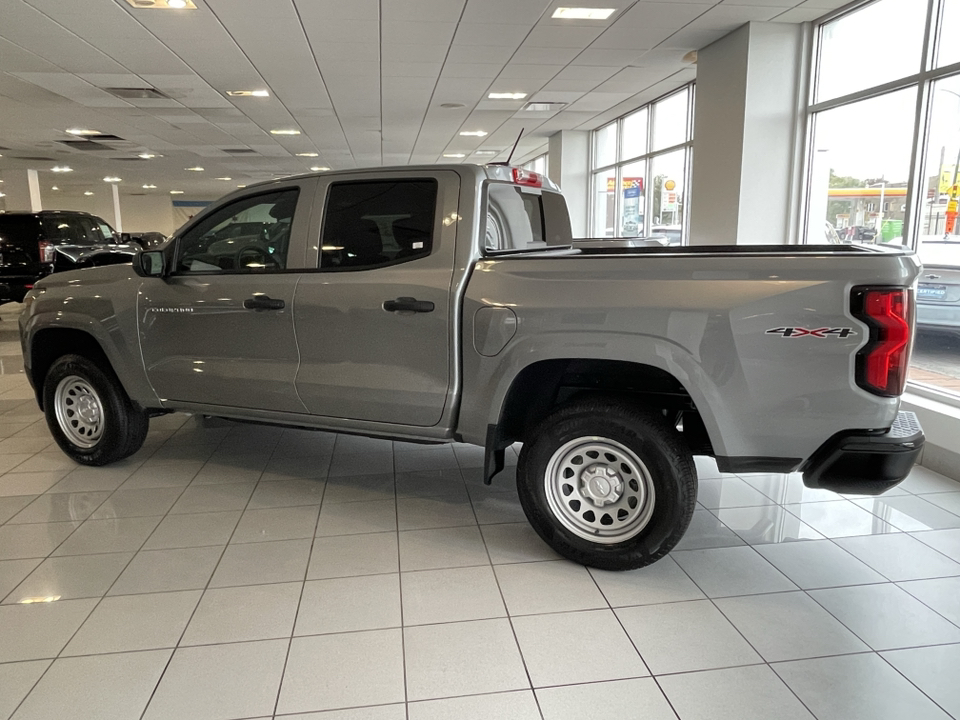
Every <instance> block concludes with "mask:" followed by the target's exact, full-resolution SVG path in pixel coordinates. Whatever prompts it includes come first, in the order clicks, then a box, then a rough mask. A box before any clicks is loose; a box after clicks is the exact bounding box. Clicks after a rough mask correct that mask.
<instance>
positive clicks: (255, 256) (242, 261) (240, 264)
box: [234, 245, 280, 270]
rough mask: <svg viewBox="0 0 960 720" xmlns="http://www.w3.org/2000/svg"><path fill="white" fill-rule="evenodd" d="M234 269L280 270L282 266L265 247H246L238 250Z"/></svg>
mask: <svg viewBox="0 0 960 720" xmlns="http://www.w3.org/2000/svg"><path fill="white" fill-rule="evenodd" d="M234 267H236V268H237V269H238V270H242V269H245V268H249V267H263V268H264V269H266V268H271V269H276V268H279V267H280V265H279V263H277V261H276V258H274V257H273V256H272V255H271V254H270V251H269V250H267V248H265V247H264V246H263V245H244V246H243V247H242V248H240V249H239V250H237V254H236V257H235V258H234Z"/></svg>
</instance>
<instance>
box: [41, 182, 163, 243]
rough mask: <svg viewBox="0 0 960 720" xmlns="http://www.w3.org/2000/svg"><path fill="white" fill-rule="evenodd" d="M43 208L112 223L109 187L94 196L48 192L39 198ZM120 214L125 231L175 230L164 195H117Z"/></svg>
mask: <svg viewBox="0 0 960 720" xmlns="http://www.w3.org/2000/svg"><path fill="white" fill-rule="evenodd" d="M43 208H44V210H82V211H83V212H88V213H93V214H94V215H99V216H100V217H102V218H103V219H104V220H106V221H107V222H109V223H110V224H111V225H115V224H116V220H115V218H114V216H113V195H112V194H111V193H110V189H109V188H106V189H104V190H103V192H98V193H97V194H96V195H91V196H85V195H68V194H62V193H59V192H48V193H47V194H46V195H45V196H44V198H43ZM120 216H121V217H122V218H123V231H124V232H128V233H140V232H160V233H163V234H164V235H170V234H172V233H173V231H174V230H176V229H177V227H178V223H176V221H175V219H174V214H173V203H172V202H171V200H170V198H169V196H166V195H123V194H121V195H120Z"/></svg>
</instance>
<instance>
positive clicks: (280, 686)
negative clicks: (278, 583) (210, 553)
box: [238, 435, 339, 716]
mask: <svg viewBox="0 0 960 720" xmlns="http://www.w3.org/2000/svg"><path fill="white" fill-rule="evenodd" d="M280 437H281V438H282V437H283V435H281V436H280ZM337 437H339V436H337ZM334 445H336V439H334ZM277 447H279V442H278V443H277V446H275V447H274V450H273V453H272V454H271V457H270V460H273V457H274V456H275V455H276V453H277V449H276V448H277ZM332 461H333V455H332V454H331V456H330V459H329V460H327V468H326V470H327V472H328V473H329V471H330V463H331V462H332ZM269 466H270V462H269V461H268V462H267V467H269ZM264 472H266V471H264ZM261 477H262V475H261ZM259 484H260V483H259V482H258V483H257V485H258V486H259ZM255 493H256V488H254V491H253V493H252V494H251V495H250V497H251V498H252V497H253V495H254V494H255ZM326 494H327V480H326V479H324V481H323V490H321V491H320V505H319V507H318V508H317V519H316V520H315V521H314V523H313V535H312V536H311V538H310V552H308V553H307V562H306V565H304V568H303V580H302V581H301V582H300V596H299V597H298V598H297V609H296V612H294V614H293V624H292V625H291V626H290V638H289V640H288V641H287V652H286V654H285V655H284V657H283V667H282V669H281V670H280V682H279V683H278V684H277V699H276V700H275V701H274V703H273V713H272V714H273V715H274V716H276V714H277V712H278V711H279V709H280V696H281V694H282V692H283V683H284V681H285V680H286V675H287V664H288V663H289V662H290V651H291V650H292V649H293V641H294V638H295V637H297V635H296V632H297V622H298V621H299V620H300V608H301V607H302V605H303V595H304V593H305V592H306V589H307V582H308V581H307V578H308V577H309V576H310V562H311V560H313V550H314V546H315V545H316V542H317V529H318V528H319V526H320V514H321V513H322V512H323V500H324V497H325V496H326ZM240 520H241V521H242V520H243V516H242V515H241V516H240ZM238 525H239V523H238Z"/></svg>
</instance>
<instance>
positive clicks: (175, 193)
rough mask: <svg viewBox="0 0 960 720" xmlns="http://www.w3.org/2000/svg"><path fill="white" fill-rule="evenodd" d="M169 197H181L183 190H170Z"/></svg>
mask: <svg viewBox="0 0 960 720" xmlns="http://www.w3.org/2000/svg"><path fill="white" fill-rule="evenodd" d="M170 194H171V195H183V190H171V191H170Z"/></svg>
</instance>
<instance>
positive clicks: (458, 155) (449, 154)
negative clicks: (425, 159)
mask: <svg viewBox="0 0 960 720" xmlns="http://www.w3.org/2000/svg"><path fill="white" fill-rule="evenodd" d="M443 156H444V157H445V158H464V157H466V155H465V154H463V153H444V154H443Z"/></svg>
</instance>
